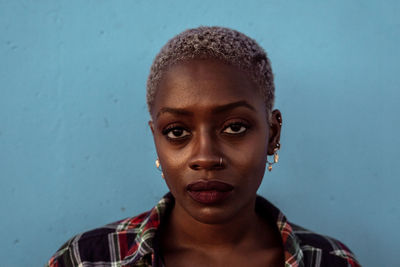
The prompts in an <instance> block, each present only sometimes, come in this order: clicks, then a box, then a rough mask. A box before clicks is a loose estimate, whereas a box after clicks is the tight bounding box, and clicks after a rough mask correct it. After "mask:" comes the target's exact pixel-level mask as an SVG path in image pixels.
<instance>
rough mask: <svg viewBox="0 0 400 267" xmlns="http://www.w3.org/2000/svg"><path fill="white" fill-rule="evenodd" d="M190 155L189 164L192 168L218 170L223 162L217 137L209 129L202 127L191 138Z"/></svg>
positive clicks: (222, 166)
mask: <svg viewBox="0 0 400 267" xmlns="http://www.w3.org/2000/svg"><path fill="white" fill-rule="evenodd" d="M192 142H193V143H192V153H191V154H192V155H191V158H190V160H189V166H190V168H191V169H193V170H219V169H222V168H224V166H225V162H224V160H223V157H222V153H221V152H220V149H219V144H218V138H217V136H215V134H213V133H212V132H210V131H207V130H206V129H202V130H200V131H199V132H198V134H195V136H194V138H193V139H192Z"/></svg>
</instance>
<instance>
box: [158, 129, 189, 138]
mask: <svg viewBox="0 0 400 267" xmlns="http://www.w3.org/2000/svg"><path fill="white" fill-rule="evenodd" d="M162 133H163V134H164V135H166V136H167V137H168V138H169V139H180V138H184V137H186V136H189V135H190V133H189V132H188V131H187V130H186V129H185V128H183V127H179V126H173V127H169V128H167V129H165V130H164V131H163V132H162Z"/></svg>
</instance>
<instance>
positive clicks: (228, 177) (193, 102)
mask: <svg viewBox="0 0 400 267" xmlns="http://www.w3.org/2000/svg"><path fill="white" fill-rule="evenodd" d="M152 110H153V112H152V114H151V116H152V118H153V121H151V122H150V126H151V129H152V132H153V135H154V141H155V145H156V149H157V154H158V157H159V160H160V163H161V166H162V170H163V173H164V177H165V181H166V183H167V185H168V187H169V189H170V191H171V193H172V194H173V196H174V197H175V201H176V202H175V209H179V210H181V211H182V212H183V214H186V215H189V216H190V217H192V218H194V219H195V220H197V221H200V222H203V223H223V222H226V221H228V220H230V219H232V218H234V216H237V215H240V214H242V213H243V212H248V211H249V210H254V201H255V197H256V192H257V189H258V187H259V185H260V183H261V181H262V177H263V175H264V171H265V165H266V159H267V153H268V151H271V149H273V148H272V146H273V144H269V143H274V142H275V141H276V142H277V141H279V131H276V130H272V128H271V129H270V127H269V124H268V121H267V116H266V112H265V104H264V101H263V99H262V97H261V96H260V94H259V92H258V90H257V89H256V86H255V85H254V84H253V82H252V81H251V80H250V79H249V78H248V77H247V76H246V74H245V73H244V72H242V71H240V70H239V69H237V68H235V67H232V66H228V65H226V64H223V63H221V62H219V61H215V60H191V61H187V62H184V63H180V64H178V65H175V66H173V67H171V68H170V69H169V70H168V71H167V72H166V73H165V74H164V76H163V79H162V81H161V83H160V85H159V88H158V92H157V95H156V98H155V101H154V106H153V109H152ZM275 126H276V125H275ZM275 128H276V127H275ZM278 128H279V129H280V127H279V126H278ZM269 135H273V136H271V138H270V136H269ZM268 140H272V141H271V142H268ZM268 146H270V147H268ZM221 159H222V161H221Z"/></svg>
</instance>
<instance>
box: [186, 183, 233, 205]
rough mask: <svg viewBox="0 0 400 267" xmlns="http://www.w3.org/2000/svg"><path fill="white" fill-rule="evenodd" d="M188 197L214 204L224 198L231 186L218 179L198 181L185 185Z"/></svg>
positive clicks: (230, 191)
mask: <svg viewBox="0 0 400 267" xmlns="http://www.w3.org/2000/svg"><path fill="white" fill-rule="evenodd" d="M186 190H187V192H188V193H189V195H190V197H191V198H192V199H193V200H195V201H196V202H199V203H201V204H216V203H219V202H222V201H223V200H225V199H226V198H227V197H228V196H229V195H230V194H231V193H232V190H233V186H232V185H230V184H227V183H224V182H220V181H198V182H194V183H191V184H189V185H188V186H187V187H186Z"/></svg>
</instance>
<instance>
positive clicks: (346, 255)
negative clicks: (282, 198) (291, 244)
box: [291, 223, 361, 267]
mask: <svg viewBox="0 0 400 267" xmlns="http://www.w3.org/2000/svg"><path fill="white" fill-rule="evenodd" d="M291 226H292V230H293V234H294V235H295V236H296V239H297V240H298V242H299V245H300V249H301V251H302V252H303V259H304V263H305V266H314V264H313V263H316V262H319V263H320V265H319V266H324V267H329V266H332V267H339V266H355V267H358V266H361V265H360V264H359V263H358V261H357V259H356V257H355V256H354V254H353V253H352V252H351V250H350V249H349V248H348V247H347V246H346V245H345V244H343V243H342V242H340V241H339V240H337V239H335V238H332V237H329V236H325V235H320V234H317V233H314V232H312V231H309V230H307V229H305V228H303V227H301V226H298V225H296V224H292V223H291Z"/></svg>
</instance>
